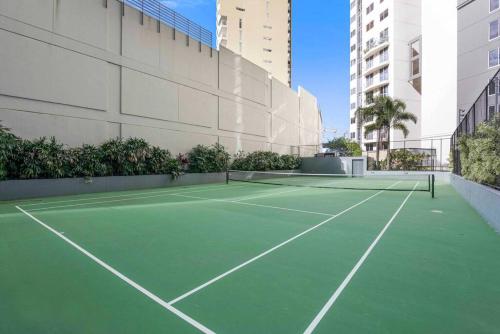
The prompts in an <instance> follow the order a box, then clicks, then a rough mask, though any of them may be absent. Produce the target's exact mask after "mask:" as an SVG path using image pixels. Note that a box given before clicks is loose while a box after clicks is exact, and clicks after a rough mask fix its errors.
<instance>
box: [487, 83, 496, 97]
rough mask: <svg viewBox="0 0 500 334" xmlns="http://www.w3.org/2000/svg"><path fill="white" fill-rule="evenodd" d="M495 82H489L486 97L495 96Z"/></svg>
mask: <svg viewBox="0 0 500 334" xmlns="http://www.w3.org/2000/svg"><path fill="white" fill-rule="evenodd" d="M495 81H496V80H491V81H490V83H489V84H488V95H495V90H496V89H495Z"/></svg>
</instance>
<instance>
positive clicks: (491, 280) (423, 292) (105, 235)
mask: <svg viewBox="0 0 500 334" xmlns="http://www.w3.org/2000/svg"><path fill="white" fill-rule="evenodd" d="M242 181H245V182H242ZM429 182H430V181H429V179H428V178H427V177H410V176H406V177H405V176H391V177H386V178H384V179H382V178H381V179H360V178H329V177H319V176H318V177H315V178H313V177H306V176H301V177H300V178H297V177H296V176H293V177H290V176H289V175H284V174H283V175H266V174H259V175H257V174H254V175H252V176H249V175H246V174H243V173H241V174H238V173H236V172H235V173H232V175H231V176H230V181H229V183H228V184H212V185H199V186H189V187H177V188H165V189H151V190H141V191H129V192H120V193H100V194H87V195H79V196H67V197H60V198H45V199H36V200H29V201H17V202H4V203H2V204H0V332H2V333H197V332H204V333H212V332H216V333H312V332H314V333H498V330H499V328H500V317H499V316H498V315H499V311H498V310H499V309H500V266H499V265H498V263H499V262H498V254H500V238H499V236H498V234H496V233H495V232H494V231H493V230H492V229H491V228H490V227H489V226H488V225H487V224H486V223H485V222H484V221H483V220H482V219H481V217H480V216H479V215H478V214H477V213H476V212H475V211H474V210H473V209H472V208H471V207H470V206H468V204H466V202H465V201H463V200H462V199H461V198H460V197H459V195H458V194H457V193H455V191H454V190H453V189H452V188H451V187H450V186H449V185H447V184H441V183H439V182H438V183H437V184H436V185H435V195H436V196H435V198H432V197H431V194H430V184H429Z"/></svg>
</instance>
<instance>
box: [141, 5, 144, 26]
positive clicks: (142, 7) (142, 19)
mask: <svg viewBox="0 0 500 334" xmlns="http://www.w3.org/2000/svg"><path fill="white" fill-rule="evenodd" d="M141 25H144V0H141Z"/></svg>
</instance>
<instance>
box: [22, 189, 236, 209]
mask: <svg viewBox="0 0 500 334" xmlns="http://www.w3.org/2000/svg"><path fill="white" fill-rule="evenodd" d="M197 186H199V185H197ZM197 186H194V187H187V186H186V187H179V188H178V189H175V188H176V187H172V188H170V189H165V190H158V191H148V192H142V193H131V194H123V195H113V196H101V197H87V198H76V199H68V200H63V201H50V202H38V203H29V204H22V206H23V207H24V208H26V207H27V206H35V205H44V204H58V203H70V202H78V201H91V200H94V199H109V198H121V197H128V196H137V195H152V194H163V193H169V192H174V191H176V190H190V189H191V188H195V187H197ZM204 186H209V185H204ZM221 187H226V188H227V187H228V185H227V184H223V185H213V186H211V187H210V189H218V188H221ZM236 187H242V186H234V187H232V188H236ZM205 188H206V187H205ZM232 188H231V189H232Z"/></svg>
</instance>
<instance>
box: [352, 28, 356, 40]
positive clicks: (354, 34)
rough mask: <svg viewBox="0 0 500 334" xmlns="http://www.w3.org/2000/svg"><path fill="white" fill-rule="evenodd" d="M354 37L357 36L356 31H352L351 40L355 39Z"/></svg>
mask: <svg viewBox="0 0 500 334" xmlns="http://www.w3.org/2000/svg"><path fill="white" fill-rule="evenodd" d="M354 36H356V29H353V30H352V31H351V38H353V37H354Z"/></svg>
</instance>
